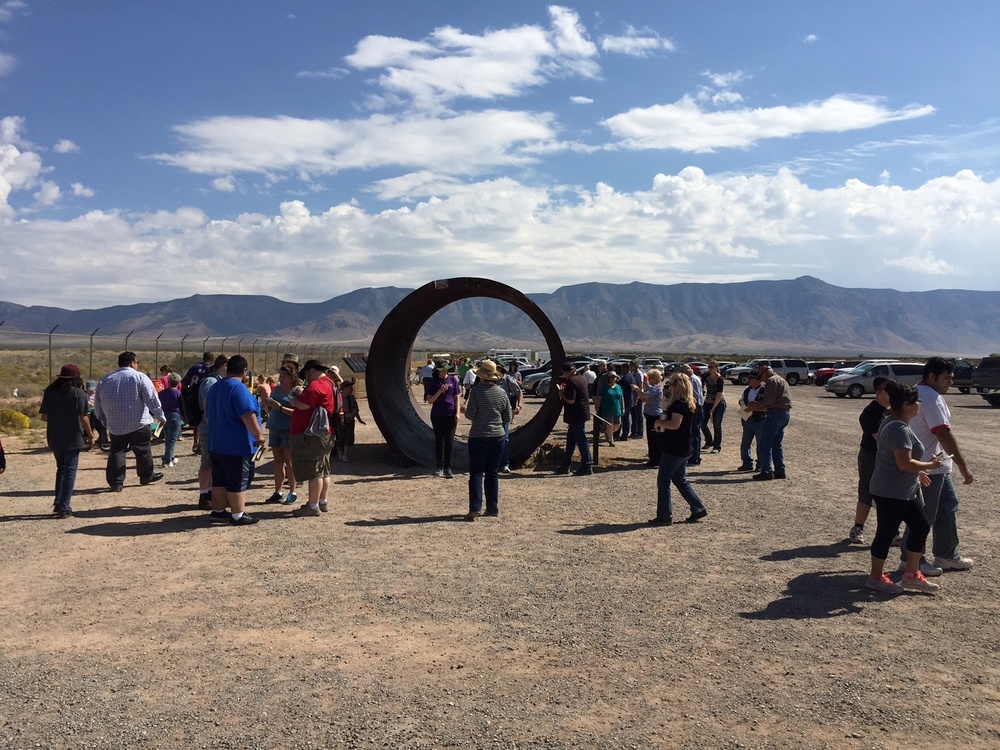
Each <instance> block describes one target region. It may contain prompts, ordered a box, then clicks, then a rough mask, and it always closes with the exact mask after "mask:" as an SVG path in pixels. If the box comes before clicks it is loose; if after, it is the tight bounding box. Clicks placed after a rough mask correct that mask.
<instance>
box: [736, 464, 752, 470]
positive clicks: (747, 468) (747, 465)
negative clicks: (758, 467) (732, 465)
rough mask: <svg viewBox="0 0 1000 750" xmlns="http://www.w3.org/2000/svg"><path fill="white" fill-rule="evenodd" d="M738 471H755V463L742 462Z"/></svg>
mask: <svg viewBox="0 0 1000 750" xmlns="http://www.w3.org/2000/svg"><path fill="white" fill-rule="evenodd" d="M736 471H753V464H740V465H739V468H737V469H736Z"/></svg>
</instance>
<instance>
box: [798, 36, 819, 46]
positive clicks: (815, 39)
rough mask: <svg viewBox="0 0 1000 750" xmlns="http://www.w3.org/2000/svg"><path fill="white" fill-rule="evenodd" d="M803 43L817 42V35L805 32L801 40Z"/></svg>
mask: <svg viewBox="0 0 1000 750" xmlns="http://www.w3.org/2000/svg"><path fill="white" fill-rule="evenodd" d="M802 41H803V42H804V43H805V44H812V43H813V42H818V41H819V37H818V36H816V35H815V34H807V35H806V38H805V39H803V40H802Z"/></svg>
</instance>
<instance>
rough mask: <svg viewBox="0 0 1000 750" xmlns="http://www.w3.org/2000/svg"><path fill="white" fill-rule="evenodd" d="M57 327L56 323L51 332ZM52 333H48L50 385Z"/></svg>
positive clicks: (50, 374)
mask: <svg viewBox="0 0 1000 750" xmlns="http://www.w3.org/2000/svg"><path fill="white" fill-rule="evenodd" d="M58 327H59V324H58V323H56V324H55V325H54V326H53V327H52V331H54V330H56V328H58ZM52 331H49V382H50V383H51V382H52Z"/></svg>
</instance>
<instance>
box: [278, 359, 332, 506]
mask: <svg viewBox="0 0 1000 750" xmlns="http://www.w3.org/2000/svg"><path fill="white" fill-rule="evenodd" d="M329 370H330V368H329V367H328V366H327V365H324V364H323V363H322V362H320V361H319V360H318V359H310V360H308V361H307V362H306V363H305V364H304V365H302V369H301V370H300V371H299V376H300V377H301V378H302V381H303V382H304V383H305V384H306V385H305V387H304V388H303V387H302V386H299V387H298V388H296V389H295V390H293V391H292V398H291V399H290V401H291V405H292V408H293V409H294V410H295V411H293V412H292V419H291V422H290V424H289V433H290V445H291V453H292V469H293V471H294V472H295V478H296V480H297V481H298V482H301V483H305V484H306V485H307V486H308V488H309V496H308V500H307V501H306V503H305V504H304V505H300V506H299V507H298V508H296V509H295V510H293V511H292V515H293V516H296V517H299V518H301V517H307V516H319V514H320V513H326V511H327V493H328V492H329V491H330V451H331V450H332V449H333V427H334V424H335V420H336V418H337V413H336V400H335V394H334V383H333V380H331V379H330V378H329V377H328V376H327V372H328V371H329ZM317 409H325V410H326V416H327V420H326V424H327V428H326V430H325V434H319V435H316V434H309V431H310V427H311V424H312V422H311V420H312V418H313V416H314V413H315V412H316V410H317Z"/></svg>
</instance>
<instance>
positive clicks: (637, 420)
mask: <svg viewBox="0 0 1000 750" xmlns="http://www.w3.org/2000/svg"><path fill="white" fill-rule="evenodd" d="M636 402H637V403H634V404H632V437H637V438H641V437H642V423H643V422H644V421H645V419H644V418H645V416H646V415H645V414H643V413H642V407H643V403H642V401H639V399H636Z"/></svg>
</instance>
